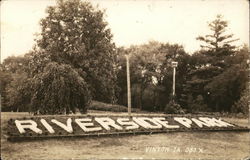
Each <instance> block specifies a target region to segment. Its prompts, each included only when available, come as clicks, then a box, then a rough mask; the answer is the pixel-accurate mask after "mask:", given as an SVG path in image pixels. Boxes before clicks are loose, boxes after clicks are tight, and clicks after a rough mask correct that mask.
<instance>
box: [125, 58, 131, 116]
mask: <svg viewBox="0 0 250 160" xmlns="http://www.w3.org/2000/svg"><path fill="white" fill-rule="evenodd" d="M126 60H127V91H128V115H129V117H130V116H131V91H130V72H129V55H126Z"/></svg>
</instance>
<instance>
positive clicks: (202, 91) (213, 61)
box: [0, 0, 249, 114]
mask: <svg viewBox="0 0 250 160" xmlns="http://www.w3.org/2000/svg"><path fill="white" fill-rule="evenodd" d="M46 13H47V15H46V17H45V18H43V19H42V20H41V23H40V24H41V29H42V31H41V34H40V35H39V36H38V37H37V39H36V42H37V43H36V45H35V47H34V48H33V49H32V50H31V51H30V52H29V53H27V54H25V55H24V56H20V57H8V58H7V59H5V60H4V62H3V63H2V64H1V69H0V80H1V81H0V92H1V101H2V105H3V108H2V110H3V111H32V112H35V113H37V112H39V113H40V114H62V113H69V112H73V113H74V112H76V111H77V110H79V111H80V112H85V111H86V109H87V107H88V106H89V105H90V104H93V103H91V100H92V99H93V100H96V101H101V102H96V101H95V102H96V103H94V105H92V106H90V107H91V109H98V110H109V111H126V108H124V107H123V106H122V107H121V105H125V106H126V105H127V81H126V78H127V77H126V59H125V55H127V54H128V55H129V59H130V79H131V92H132V93H131V96H132V107H133V111H134V110H135V108H136V110H148V111H164V112H165V113H184V111H185V112H200V111H216V112H223V111H226V112H242V113H245V114H246V113H247V112H248V110H247V108H248V106H247V105H248V98H249V96H248V88H247V82H248V74H249V72H248V65H249V55H248V54H249V49H248V47H247V46H243V47H237V46H236V45H234V43H233V42H234V41H236V39H233V35H232V34H227V33H226V31H227V27H228V23H227V21H225V20H224V19H223V17H222V16H220V15H218V16H217V17H216V19H215V20H214V21H212V22H210V23H209V28H210V30H211V33H209V34H207V35H204V36H199V37H198V38H197V40H199V41H201V42H202V45H201V50H198V51H196V52H195V53H193V54H192V55H190V54H188V53H187V52H186V51H185V50H184V48H183V46H181V45H179V44H170V43H161V42H157V41H150V42H148V43H146V44H142V45H133V46H130V47H129V48H123V47H120V48H116V47H115V45H114V44H113V43H112V34H111V32H110V30H109V29H108V28H107V22H105V20H104V12H103V11H100V10H98V9H97V8H95V7H93V6H92V5H91V4H90V3H88V2H82V1H80V0H72V1H69V0H59V1H58V2H57V5H56V6H51V7H48V9H47V11H46ZM172 61H176V62H178V67H177V68H176V96H175V97H171V96H172V85H173V84H172V83H173V80H172V79H173V68H172V66H171V62H172ZM102 102H106V103H102ZM107 103H111V104H112V105H107ZM104 104H105V105H104ZM102 105H103V108H102V107H101V106H102ZM116 107H117V109H114V108H116Z"/></svg>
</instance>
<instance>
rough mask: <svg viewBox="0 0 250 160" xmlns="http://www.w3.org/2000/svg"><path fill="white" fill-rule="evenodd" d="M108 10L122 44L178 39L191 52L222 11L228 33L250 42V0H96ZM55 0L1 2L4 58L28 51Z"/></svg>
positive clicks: (107, 16) (116, 39)
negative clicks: (48, 8) (209, 23)
mask: <svg viewBox="0 0 250 160" xmlns="http://www.w3.org/2000/svg"><path fill="white" fill-rule="evenodd" d="M90 2H91V3H92V4H93V5H94V6H97V5H98V7H99V9H105V10H106V14H105V20H106V21H107V22H108V27H109V28H110V29H111V32H112V34H113V42H115V44H116V45H117V46H118V47H120V46H124V47H129V46H130V45H140V44H143V43H147V42H148V41H153V40H154V41H159V42H163V43H167V42H168V43H171V44H173V43H178V44H180V45H183V46H184V49H185V50H186V51H187V52H188V53H190V54H191V53H193V52H194V51H197V50H199V49H200V44H201V43H200V42H199V41H197V40H196V37H198V36H199V35H206V34H208V33H209V28H208V22H210V21H212V20H213V19H215V17H216V15H217V14H221V15H223V16H224V19H225V20H227V21H228V22H229V27H228V30H227V32H226V33H229V34H230V33H233V34H234V37H235V38H239V39H240V40H239V41H238V42H236V45H243V44H247V45H248V46H249V2H248V1H247V0H189V1H187V0H91V1H90ZM55 4H56V2H55V1H54V0H3V1H1V62H2V61H3V60H4V59H5V58H7V57H8V56H12V55H14V56H18V55H23V54H25V53H27V52H28V51H29V50H31V49H32V46H33V45H34V44H35V42H34V39H35V38H36V34H39V33H40V26H39V20H40V19H41V18H44V17H45V16H46V14H45V10H46V8H47V6H51V5H55Z"/></svg>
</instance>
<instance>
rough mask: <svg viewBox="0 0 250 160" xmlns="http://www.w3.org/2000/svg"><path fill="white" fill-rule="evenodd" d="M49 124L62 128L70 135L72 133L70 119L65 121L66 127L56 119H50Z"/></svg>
mask: <svg viewBox="0 0 250 160" xmlns="http://www.w3.org/2000/svg"><path fill="white" fill-rule="evenodd" d="M51 122H53V123H55V124H56V125H58V126H59V127H61V128H63V129H64V130H65V131H67V132H69V133H72V132H73V128H72V125H71V124H72V119H71V118H68V120H67V125H65V124H63V123H61V122H59V121H57V120H56V119H52V120H51Z"/></svg>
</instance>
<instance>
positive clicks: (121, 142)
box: [1, 113, 250, 159]
mask: <svg viewBox="0 0 250 160" xmlns="http://www.w3.org/2000/svg"><path fill="white" fill-rule="evenodd" d="M24 115H25V113H18V114H17V113H1V116H2V117H1V119H2V121H1V126H2V127H3V128H4V127H5V126H6V121H7V120H8V119H9V118H11V117H20V116H21V117H23V116H24ZM227 120H228V121H231V122H234V123H236V124H237V123H238V122H239V123H241V124H243V125H247V123H248V120H247V119H235V118H227ZM4 131H5V130H4V129H3V132H4ZM149 146H155V147H162V148H163V149H164V148H165V149H167V148H169V149H170V151H166V150H165V151H162V150H161V151H153V150H150V151H149V150H147V149H149V148H148V147H149ZM249 146H250V145H249V133H247V132H193V133H191V132H175V133H165V134H153V135H136V136H120V137H95V138H74V139H70V138H67V139H51V140H40V141H29V142H19V143H17V142H8V141H6V139H5V138H4V134H2V136H1V149H2V158H3V159H20V158H21V159H71V158H75V159H76V158H79V159H83V158H116V159H117V158H119V159H121V158H130V159H131V158H136V159H138V158H169V159H170V158H171V159H188V158H195V159H198V158H202V159H222V158H223V159H226V158H227V159H241V158H243V157H246V156H247V155H249V150H250V148H249ZM175 148H176V149H178V150H175ZM191 148H196V149H202V152H199V151H196V152H195V153H186V152H185V151H187V150H186V149H191ZM193 151H194V150H193Z"/></svg>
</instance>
